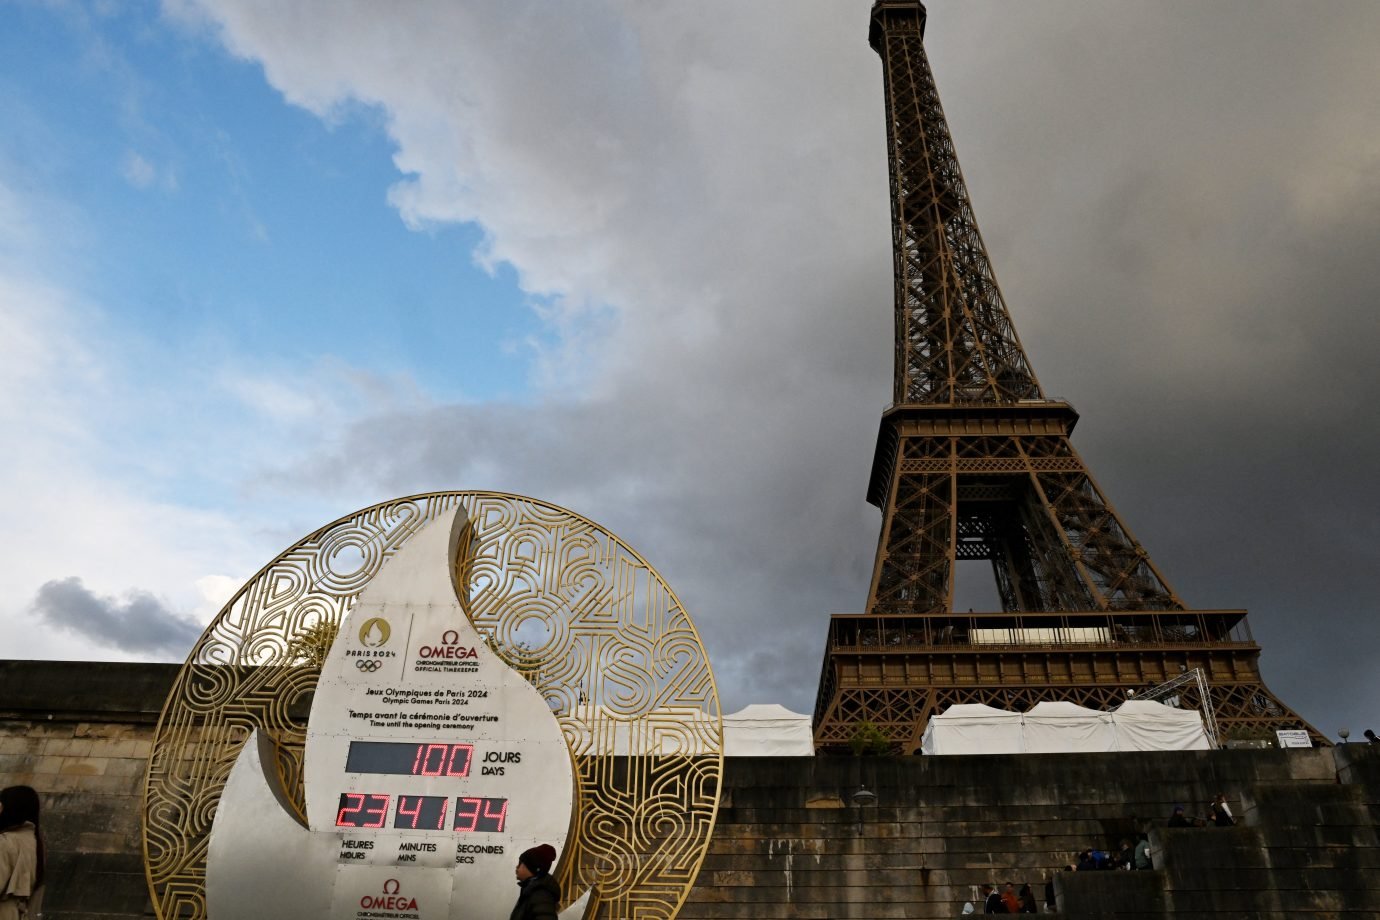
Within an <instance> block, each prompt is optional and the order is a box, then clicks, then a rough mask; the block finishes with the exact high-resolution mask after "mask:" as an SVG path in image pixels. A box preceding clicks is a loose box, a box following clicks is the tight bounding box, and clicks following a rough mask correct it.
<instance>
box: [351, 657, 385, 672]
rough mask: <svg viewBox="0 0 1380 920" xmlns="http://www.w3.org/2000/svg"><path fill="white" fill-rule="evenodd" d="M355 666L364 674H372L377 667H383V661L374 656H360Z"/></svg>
mask: <svg viewBox="0 0 1380 920" xmlns="http://www.w3.org/2000/svg"><path fill="white" fill-rule="evenodd" d="M355 667H357V668H359V669H360V670H361V671H363V672H365V673H366V674H373V673H374V672H375V671H377V670H378V669H379V668H381V667H383V662H382V661H379V660H378V659H376V658H361V659H360V660H359V661H356V662H355Z"/></svg>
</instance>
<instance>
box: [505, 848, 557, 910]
mask: <svg viewBox="0 0 1380 920" xmlns="http://www.w3.org/2000/svg"><path fill="white" fill-rule="evenodd" d="M555 861H556V848H555V847H553V846H551V844H549V843H543V844H540V845H538V846H534V847H532V849H530V850H526V851H525V852H523V854H522V855H521V856H519V857H518V864H517V872H516V874H517V883H518V887H519V888H521V889H522V891H521V892H520V893H519V894H518V899H517V903H516V904H514V905H513V913H512V915H511V916H510V917H509V920H556V915H557V913H558V912H559V909H560V904H561V886H560V883H559V882H557V881H556V880H555V879H554V878H552V877H551V864H552V863H554V862H555Z"/></svg>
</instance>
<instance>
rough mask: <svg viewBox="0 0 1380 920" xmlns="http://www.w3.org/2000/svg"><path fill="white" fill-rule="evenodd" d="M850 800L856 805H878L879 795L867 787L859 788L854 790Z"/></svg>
mask: <svg viewBox="0 0 1380 920" xmlns="http://www.w3.org/2000/svg"><path fill="white" fill-rule="evenodd" d="M849 798H851V799H852V800H853V804H854V805H875V804H877V793H875V792H873V791H872V790H871V789H868V788H867V787H866V786H859V787H858V788H857V789H854V790H853V794H852V795H851V796H849Z"/></svg>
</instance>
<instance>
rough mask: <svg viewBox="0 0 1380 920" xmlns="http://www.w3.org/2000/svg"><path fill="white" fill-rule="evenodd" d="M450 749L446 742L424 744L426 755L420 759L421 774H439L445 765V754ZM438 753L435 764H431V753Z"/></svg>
mask: <svg viewBox="0 0 1380 920" xmlns="http://www.w3.org/2000/svg"><path fill="white" fill-rule="evenodd" d="M449 750H450V745H448V744H428V745H427V746H426V756H425V757H424V758H423V759H422V776H440V775H441V771H442V770H444V769H445V766H446V754H447V752H448V751H449ZM432 754H439V755H440V756H439V757H437V758H436V766H434V767H433V766H432V765H431V755H432Z"/></svg>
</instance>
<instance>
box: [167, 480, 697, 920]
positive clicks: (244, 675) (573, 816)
mask: <svg viewBox="0 0 1380 920" xmlns="http://www.w3.org/2000/svg"><path fill="white" fill-rule="evenodd" d="M308 702H309V703H310V708H309V710H308V709H307V707H306V705H304V704H306V703H308ZM722 730H723V726H722V721H721V719H720V716H719V704H718V694H717V692H716V690H715V687H714V676H713V672H712V671H711V670H710V667H709V660H708V655H707V653H706V651H705V649H704V646H703V644H702V643H701V642H700V640H699V636H698V633H697V631H696V630H695V627H694V624H693V623H692V622H691V619H690V616H689V614H688V612H687V611H686V610H685V608H684V606H683V605H682V604H681V603H680V601H679V600H678V599H677V598H676V596H675V594H674V592H673V591H672V590H671V588H670V586H669V585H668V584H666V582H665V580H664V579H663V578H662V577H661V576H660V575H659V574H658V573H657V572H656V570H655V569H654V568H652V566H651V565H650V564H649V563H648V562H647V561H646V560H645V559H644V558H643V557H642V556H641V555H639V554H638V553H637V552H636V551H635V550H633V549H632V547H630V546H628V545H627V544H626V543H624V542H623V541H622V540H620V539H618V537H617V536H615V535H614V534H612V533H609V532H608V531H607V530H605V529H604V528H602V527H600V526H599V525H598V524H596V523H595V522H593V521H591V520H589V519H588V518H584V517H581V516H580V515H578V514H575V513H574V512H571V511H568V510H566V509H564V508H560V507H557V506H555V505H552V504H550V503H548V502H543V501H540V500H538V499H533V498H528V497H525V496H521V495H511V494H506V493H499V492H429V493H425V494H421V495H413V496H407V497H404V498H397V499H390V500H388V501H385V502H381V503H379V504H376V505H371V506H369V507H367V508H362V509H360V510H358V511H356V512H353V513H352V514H348V515H345V516H344V517H341V518H340V519H338V520H337V521H335V522H333V523H330V524H327V525H326V526H324V527H322V528H319V529H317V530H315V531H313V532H312V533H310V534H308V535H306V536H305V537H303V538H302V539H301V540H299V541H297V542H296V543H294V544H293V545H292V546H290V547H289V548H287V549H286V550H284V551H283V552H282V553H280V554H279V555H278V556H277V557H276V558H274V559H273V560H272V561H271V562H269V563H268V564H267V565H266V566H264V568H262V569H261V570H260V571H259V572H258V574H256V575H255V576H253V577H252V578H251V579H250V580H249V581H248V582H246V583H245V585H244V587H243V588H242V589H241V590H240V591H239V592H237V593H236V594H235V596H234V597H232V598H231V599H230V600H229V601H228V602H227V603H226V605H225V607H224V608H223V609H222V610H221V611H220V613H219V614H218V615H217V616H216V617H215V618H214V619H213V620H212V621H211V622H210V623H209V624H208V625H207V627H206V630H205V632H203V633H202V636H201V638H200V639H199V640H198V642H197V643H196V645H195V647H194V648H193V650H192V652H191V655H190V656H189V657H188V659H187V663H186V664H185V665H184V667H183V669H182V671H181V673H180V674H179V676H178V679H177V681H176V682H175V683H174V685H173V689H172V691H171V693H170V694H169V697H168V701H167V703H166V705H165V706H164V708H163V713H162V715H161V717H160V720H159V727H158V730H157V733H156V736H155V738H154V742H153V749H152V751H151V754H150V759H149V771H148V774H147V777H146V780H145V786H144V796H145V798H144V802H145V805H144V821H143V828H142V830H143V837H144V864H145V869H146V872H147V877H148V880H149V889H150V895H151V897H152V899H153V904H154V910H155V913H157V914H158V916H160V917H192V916H195V917H200V918H203V920H248V918H254V920H260V918H264V917H268V918H273V917H280V916H283V917H287V916H290V917H292V918H293V920H471V918H472V920H489V918H492V917H505V916H508V914H509V913H510V912H511V910H512V906H513V902H514V900H515V899H516V896H517V894H518V889H517V887H516V885H515V878H514V869H515V867H516V865H517V861H518V856H519V855H520V854H521V853H522V851H523V850H526V849H528V848H531V847H532V846H533V845H536V844H541V843H545V844H550V845H551V846H553V847H554V848H555V849H556V851H557V860H556V865H555V867H554V870H553V873H552V874H553V875H554V876H555V877H556V878H557V879H558V881H559V882H560V884H561V887H562V889H563V890H562V895H563V897H562V899H561V903H562V904H563V905H568V906H567V907H566V909H565V910H564V911H562V914H561V916H562V917H563V918H565V917H579V916H582V915H584V914H585V913H586V912H587V911H588V912H591V913H592V912H594V911H598V912H600V913H602V914H603V915H605V916H616V917H632V916H637V917H642V918H645V920H657V918H660V920H668V918H671V917H674V916H675V914H676V912H677V910H678V909H679V907H680V905H681V903H682V902H683V901H684V899H685V898H686V896H687V895H688V893H689V891H690V888H691V886H692V885H693V884H694V881H695V877H696V875H697V873H698V872H699V869H700V865H701V863H702V861H703V860H704V857H705V853H706V852H707V850H708V848H709V842H710V839H711V835H712V833H713V828H714V818H715V815H716V813H717V811H718V804H719V803H718V795H719V789H720V788H721V786H722V783H721V778H722V768H723V760H722ZM622 758H630V759H636V760H631V761H630V764H646V765H648V767H649V768H648V769H623V768H622V767H621V766H620V765H619V759H622ZM643 758H655V760H654V761H653V760H650V759H643ZM653 766H654V769H652V768H651V767H653ZM649 828H652V829H653V830H654V832H651V831H649V830H648V829H649Z"/></svg>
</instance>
